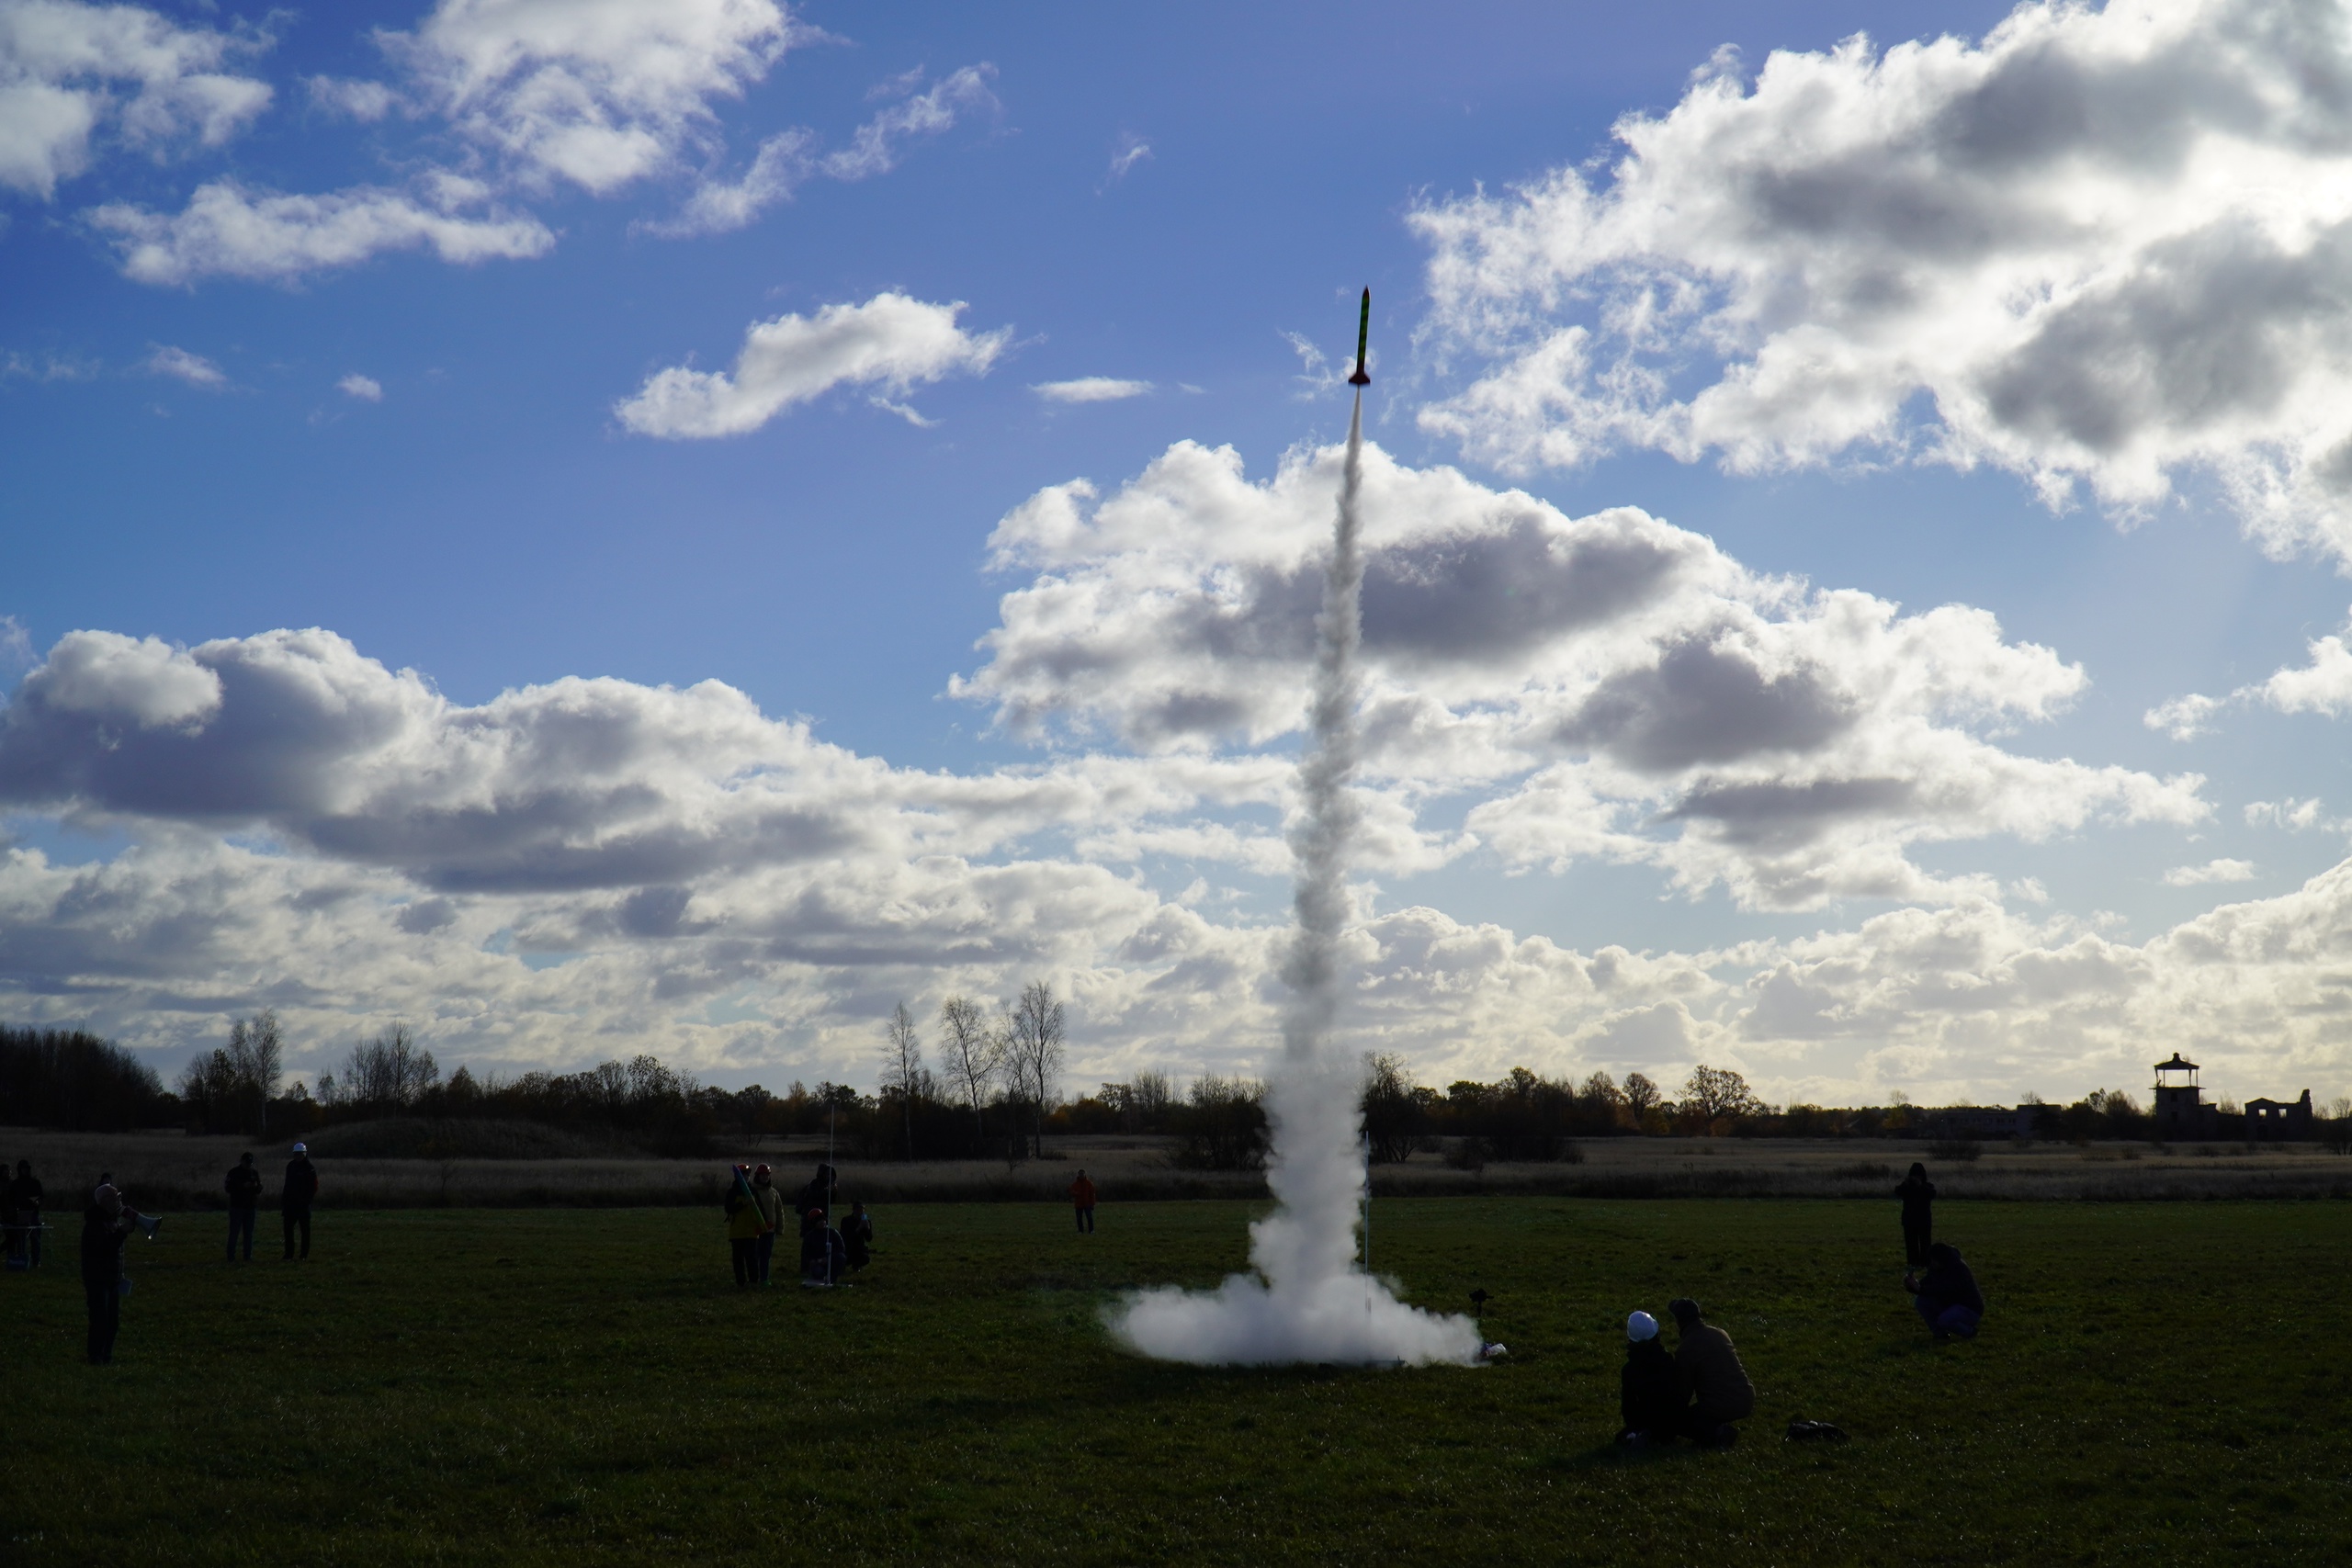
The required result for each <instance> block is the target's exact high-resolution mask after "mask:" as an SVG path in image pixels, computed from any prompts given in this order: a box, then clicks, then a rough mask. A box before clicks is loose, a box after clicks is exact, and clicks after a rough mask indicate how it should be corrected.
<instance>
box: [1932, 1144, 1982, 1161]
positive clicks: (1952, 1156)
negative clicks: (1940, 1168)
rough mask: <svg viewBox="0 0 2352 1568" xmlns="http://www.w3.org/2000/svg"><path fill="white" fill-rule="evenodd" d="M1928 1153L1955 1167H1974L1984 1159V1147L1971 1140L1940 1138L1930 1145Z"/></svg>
mask: <svg viewBox="0 0 2352 1568" xmlns="http://www.w3.org/2000/svg"><path fill="white" fill-rule="evenodd" d="M1928 1153H1929V1154H1930V1155H1932V1156H1935V1157H1936V1158H1938V1159H1939V1160H1946V1161H1949V1162H1950V1163H1951V1164H1953V1165H1974V1164H1975V1163H1976V1162H1977V1160H1979V1159H1981V1158H1982V1157H1984V1154H1985V1149H1984V1145H1981V1144H1978V1143H1977V1142H1975V1141H1974V1140H1973V1139H1971V1138H1938V1139H1937V1140H1936V1141H1935V1142H1934V1143H1932V1144H1929V1145H1928Z"/></svg>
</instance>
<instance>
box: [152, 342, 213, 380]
mask: <svg viewBox="0 0 2352 1568" xmlns="http://www.w3.org/2000/svg"><path fill="white" fill-rule="evenodd" d="M144 368H145V369H146V371H147V373H148V374H149V375H151V376H169V377H170V378H172V379H174V380H175V381H185V382H187V384H188V385H189V386H191V387H201V388H203V389H205V390H207V391H212V390H215V389H219V388H221V387H225V386H227V385H228V384H229V378H228V376H227V375H226V374H225V373H224V372H223V371H222V370H221V368H220V367H219V366H218V365H215V364H213V363H212V361H210V360H209V359H207V358H205V357H204V355H200V354H190V353H189V352H188V351H187V349H184V348H174V347H172V346H170V345H169V344H158V345H157V346H156V349H155V352H154V353H153V354H151V355H148V356H147V361H146V365H145V367H144Z"/></svg>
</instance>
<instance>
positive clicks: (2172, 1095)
mask: <svg viewBox="0 0 2352 1568" xmlns="http://www.w3.org/2000/svg"><path fill="white" fill-rule="evenodd" d="M2155 1113H2156V1136H2157V1137H2159V1138H2180V1139H2185V1140H2187V1141H2189V1142H2192V1143H2193V1142H2197V1141H2199V1140H2203V1139H2212V1138H2218V1137H2220V1136H2221V1135H2222V1109H2221V1107H2220V1106H2218V1105H2208V1104H2206V1103H2205V1096H2204V1093H2203V1091H2201V1090H2200V1089H2198V1087H2197V1064H2196V1063H2194V1062H2188V1061H2183V1060H2182V1059H2181V1055H2180V1053H2179V1052H2177V1051H2175V1052H2174V1053H2173V1054H2172V1060H2171V1061H2169V1062H2158V1063H2157V1064H2156V1103H2155Z"/></svg>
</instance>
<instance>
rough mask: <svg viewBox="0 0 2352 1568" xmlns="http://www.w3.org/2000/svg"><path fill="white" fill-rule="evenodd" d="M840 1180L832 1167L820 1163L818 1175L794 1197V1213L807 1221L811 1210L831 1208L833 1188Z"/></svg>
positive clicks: (810, 1179)
mask: <svg viewBox="0 0 2352 1568" xmlns="http://www.w3.org/2000/svg"><path fill="white" fill-rule="evenodd" d="M840 1179H841V1178H840V1176H839V1175H838V1174H836V1173H835V1171H834V1169H833V1168H832V1167H831V1166H830V1165H827V1164H825V1163H824V1162H823V1161H821V1160H820V1161H819V1162H818V1165H817V1174H816V1175H814V1176H812V1177H810V1178H809V1182H808V1185H807V1186H805V1187H803V1188H801V1189H800V1190H799V1191H797V1192H796V1193H794V1194H793V1195H792V1212H793V1213H796V1214H797V1215H799V1216H800V1217H801V1218H802V1219H804V1220H805V1219H807V1218H808V1217H809V1210H811V1209H830V1208H831V1207H832V1206H833V1187H834V1184H835V1183H837V1182H838V1181H840Z"/></svg>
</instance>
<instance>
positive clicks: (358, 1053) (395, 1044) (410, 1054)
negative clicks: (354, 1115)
mask: <svg viewBox="0 0 2352 1568" xmlns="http://www.w3.org/2000/svg"><path fill="white" fill-rule="evenodd" d="M440 1081H441V1067H440V1065H439V1064H438V1063H436V1062H435V1061H434V1059H433V1053H432V1052H430V1051H426V1050H424V1049H422V1048H420V1047H419V1046H418V1045H417V1043H416V1037H415V1036H414V1035H413V1034H411V1033H410V1032H409V1029H408V1025H407V1024H405V1023H397V1022H396V1023H394V1024H393V1025H392V1026H391V1027H390V1029H386V1030H383V1031H381V1032H379V1033H378V1034H377V1036H376V1038H375V1039H373V1040H370V1041H367V1042H365V1043H362V1044H358V1045H355V1046H353V1047H352V1048H351V1055H350V1057H349V1058H348V1059H347V1060H345V1063H344V1065H343V1077H342V1079H341V1081H340V1082H338V1083H337V1084H336V1085H335V1089H334V1094H335V1098H336V1099H337V1100H351V1101H353V1102H355V1103H356V1104H359V1105H364V1106H376V1107H379V1108H383V1109H394V1108H401V1109H405V1108H406V1107H408V1106H412V1105H414V1104H415V1103H416V1102H417V1100H420V1099H422V1098H423V1097H424V1091H425V1090H426V1089H431V1088H432V1087H433V1086H434V1085H435V1084H436V1083H438V1082H440Z"/></svg>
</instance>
